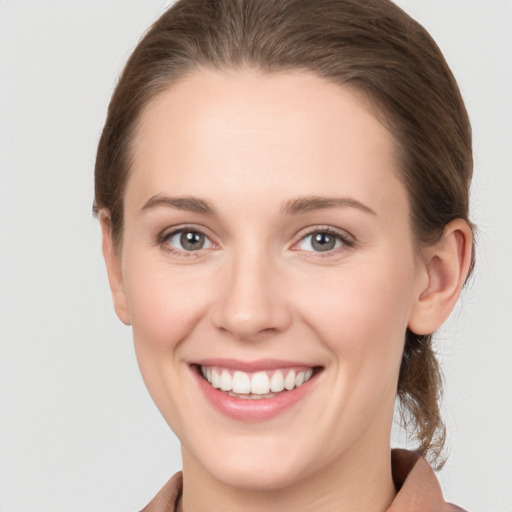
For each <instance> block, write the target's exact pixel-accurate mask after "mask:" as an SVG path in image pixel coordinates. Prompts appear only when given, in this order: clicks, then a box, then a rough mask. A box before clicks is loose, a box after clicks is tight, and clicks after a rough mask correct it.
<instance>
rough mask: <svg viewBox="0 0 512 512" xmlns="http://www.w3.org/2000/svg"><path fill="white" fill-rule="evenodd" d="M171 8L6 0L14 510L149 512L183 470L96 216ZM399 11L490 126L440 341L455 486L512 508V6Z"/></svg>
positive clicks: (1, 80) (0, 351)
mask: <svg viewBox="0 0 512 512" xmlns="http://www.w3.org/2000/svg"><path fill="white" fill-rule="evenodd" d="M168 4H169V2H163V1H156V0H123V1H121V0H110V1H108V2H105V1H100V0H73V2H69V1H65V0H61V1H58V0H46V1H44V2H39V1H36V0H32V1H23V0H11V1H10V0H1V1H0V511H2V512H24V511H35V512H46V511H48V512H49V511H52V512H59V511H63V512H64V511H71V512H85V511H95V512H101V511H105V512H107V511H108V512H116V511H124V512H126V511H135V510H138V509H140V508H141V507H142V506H143V505H145V504H146V503H147V502H148V501H149V499H150V498H151V497H152V496H153V495H154V494H155V493H156V491H157V490H158V489H159V488H160V486H161V485H162V484H163V483H164V482H165V481H166V480H167V479H168V478H169V476H170V475H171V474H172V473H173V472H174V471H176V470H178V469H179V468H180V456H179V446H178V443H177V441H176V439H175V438H174V436H173V435H172V433H171V432H170V430H169V429H168V427H167V426H166V424H165V423H164V421H163V420H162V419H161V418H160V416H159V413H158V412H157V410H156V408H155V407H154V405H153V403H152V402H151V399H150V398H149V396H148V394H147V392H146V391H145V388H144V386H143V383H142V380H141V378H140V376H139V372H138V368H137V365H136V361H135V357H134V352H133V348H132V342H131V332H130V330H129V329H128V328H126V327H124V326H122V324H121V323H120V322H119V321H118V320H117V318H116V317H115V315H114V312H113V308H112V305H111V301H110V295H109V290H108V285H107V279H106V274H105V270H104V266H103V262H102V258H101V253H100V237H99V227H98V225H97V222H96V221H95V220H94V219H93V218H92V216H91V204H92V199H93V179H92V173H93V165H94V156H95V147H96V144H97V141H98V137H99V133H100V130H101V127H102V123H103V121H104V117H105V113H106V107H107V103H108V100H109V96H110V93H111V91H112V88H113V86H114V84H115V81H116V77H117V76H118V74H119V72H120V70H121V69H122V66H123V64H124V62H125V60H126V58H127V57H128V55H129V53H130V50H131V49H132V48H133V47H134V45H135V44H136V42H137V40H138V38H139V36H140V35H141V34H142V32H143V31H144V30H145V29H146V27H147V26H148V25H149V24H150V22H152V21H153V20H154V19H155V18H156V17H157V16H158V14H159V13H161V12H162V11H163V10H164V8H165V7H166V5H168ZM399 4H400V5H401V6H402V7H404V8H405V9H406V10H407V11H408V12H409V13H410V14H412V15H413V16H414V17H416V18H417V19H418V20H419V21H420V22H421V23H423V24H424V25H425V26H426V28H427V29H428V30H430V32H431V33H432V35H433V36H434V38H435V39H436V40H437V42H438V43H439V45H440V47H441V48H442V49H443V51H444V53H445V56H446V58H447V60H448V62H449V64H450V65H451V66H452V68H453V71H454V73H455V75H456V77H457V79H458V80H459V83H460V86H461V89H462V92H463V95H464V98H465V99H466V102H467V107H468V109H469V113H470V116H471V118H472V122H473V127H474V143H475V159H476V170H475V179H474V186H473V193H472V214H473V219H474V221H475V222H476V223H477V224H478V225H479V229H480V234H479V236H478V260H477V268H476V275H475V278H474V279H473V281H472V282H471V284H470V286H469V287H468V289H467V290H466V292H465V293H464V296H463V299H462V301H461V304H460V305H459V306H458V307H457V309H456V311H455V312H454V315H452V318H451V320H450V321H449V322H448V324H447V326H446V327H445V328H443V330H442V331H441V332H440V334H439V336H438V340H439V342H438V349H439V352H440V353H441V359H442V363H443V365H444V369H445V376H446V394H445V400H444V405H443V410H444V415H445V418H446V421H447V426H448V430H449V442H448V445H449V452H450V459H449V461H448V463H447V465H446V467H445V468H444V469H443V471H442V472H441V473H440V479H441V482H442V485H443V488H444V491H445V496H446V498H447V499H448V500H449V501H453V502H456V503H458V504H459V505H461V506H463V507H465V508H467V509H469V510H471V511H472V512H475V511H482V512H493V511H508V512H510V511H511V510H512V485H511V482H512V469H511V463H512V436H511V435H510V432H511V431H512V372H511V360H512V335H511V332H510V331H511V330H510V320H511V317H512V300H511V290H512V265H511V263H510V261H511V257H510V255H511V253H512V228H511V221H512V206H511V205H512V200H511V197H510V194H511V192H510V191H511V190H512V172H511V164H512V157H511V154H512V152H511V145H512V141H511V135H512V102H511V99H510V92H509V91H510V90H511V85H512V30H511V28H510V27H511V26H512V2H511V1H510V0H490V1H488V2H487V1H486V2H484V1H483V0H473V1H472V0H430V1H428V2H426V1H425V0H401V1H400V2H399ZM402 437H403V436H402V435H401V434H400V432H396V433H395V435H394V438H395V441H396V442H403V439H402Z"/></svg>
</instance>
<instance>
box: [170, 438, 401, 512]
mask: <svg viewBox="0 0 512 512" xmlns="http://www.w3.org/2000/svg"><path fill="white" fill-rule="evenodd" d="M381 446H382V444H381ZM352 448H354V449H353V450H351V453H344V454H343V457H340V458H339V459H336V460H334V461H333V462H332V464H330V465H329V466H326V467H324V468H322V471H320V472H316V473H313V474H310V475H305V476H304V478H302V479H301V480H299V481H297V482H295V483H294V484H293V485H289V486H287V487H284V488H279V489H272V490H260V489H258V490H254V489H245V488H244V489H241V488H235V487H232V486H230V485H228V484H226V483H224V482H221V481H219V480H218V479H216V478H215V477H214V476H213V475H211V474H210V473H208V472H207V471H206V470H205V469H204V467H202V466H201V465H200V464H199V463H197V461H196V460H195V459H194V458H193V457H191V456H189V454H188V453H187V452H186V450H183V476H184V485H183V496H182V500H181V501H180V507H179V508H178V510H179V512H199V511H203V510H211V509H212V508H214V509H215V510H223V511H225V512H235V511H236V512H238V511H240V510H244V511H246V512H256V511H257V512H261V511H262V510H264V511H265V512H278V511H279V512H280V511H282V510H295V511H298V512H313V511H314V512H334V511H335V512H349V511H350V512H363V511H364V512H384V511H386V510H387V509H388V507H389V506H390V504H391V502H392V501H393V498H394V496H395V494H396V491H395V487H394V484H393V479H392V474H391V456H390V449H389V445H388V444H387V443H386V444H384V447H383V448H381V449H380V450H376V448H377V447H376V446H374V447H372V448H373V449H372V450H368V446H365V447H362V448H364V450H362V452H361V450H358V449H357V447H352ZM212 504H213V506H212Z"/></svg>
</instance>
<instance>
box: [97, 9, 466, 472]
mask: <svg viewBox="0 0 512 512" xmlns="http://www.w3.org/2000/svg"><path fill="white" fill-rule="evenodd" d="M204 67H207V68H215V69H221V70H222V69H243V68H256V69H259V70H262V71H264V72H268V73H272V72H278V71H287V70H304V71H308V72H313V73H315V74H316V75H318V76H319V77H322V78H325V79H326V80H329V81H331V82H334V83H337V84H340V85H345V86H350V87H352V88H354V89H355V90H357V91H359V92H361V93H363V94H364V95H365V96H366V97H367V98H369V99H370V100H371V102H372V104H373V105H374V106H375V107H376V109H377V110H378V112H379V114H380V117H381V118H382V120H383V122H384V123H385V124H386V125H387V127H388V128H389V129H390V131H391V132H392V134H393V135H394V139H395V143H396V148H397V155H398V161H399V169H398V171H399V176H400V178H401V179H402V180H403V183H404V185H405V187H406V189H407V192H408V197H409V203H410V211H411V226H412V230H413V233H414V235H415V238H416V242H417V244H418V245H420V246H421V245H428V244H432V243H434V242H437V241H439V240H440V239H441V237H442V235H443V231H444V227H445V226H446V225H447V224H448V223H449V222H450V221H452V220H454V219H456V218H462V219H465V220H466V221H467V222H468V223H469V219H468V208H469V205H468V203H469V184H470V180H471V174H472V166H473V164H472V151H471V128H470V124H469V120H468V116H467V113H466V109H465V107H464V103H463V101H462V98H461V95H460V92H459V89H458V87H457V84H456V82H455V79H454V77H453V75H452V73H451V72H450V70H449V68H448V65H447V64H446V62H445V60H444V58H443V55H442V54H441V52H440V50H439V48H438V47H437V45H436V44H435V42H434V41H433V39H432V38H431V37H430V36H429V34H428V33H427V32H426V30H425V29H424V28H423V27H422V26H421V25H420V24H418V23H417V22H416V21H414V20H413V19H412V18H410V17H409V16H408V15H407V14H406V13H405V12H404V11H402V10H401V9H400V8H399V7H397V6H396V5H395V4H393V3H392V2H391V1H389V0H366V1H365V2H361V1H360V0H180V1H178V2H177V3H176V4H174V5H173V6H172V7H171V8H170V9H169V10H168V11H166V12H165V13H164V14H163V15H162V16H161V17H160V18H159V19H158V20H157V21H156V22H155V23H154V25H153V26H152V27H151V28H150V29H149V31H148V32H147V33H146V34H145V36H144V37H143V39H142V40H141V41H140V43H139V44H138V46H137V47H136V49H135V51H134V52H133V54H132V55H131V57H130V59H129V60H128V63H127V64H126V67H125V69H124V71H123V73H122V75H121V77H120V79H119V82H118V84H117V87H116V89H115V91H114V94H113V97H112V100H111V102H110V106H109V109H108V116H107V120H106V123H105V127H104V129H103V133H102V135H101V139H100V142H99V146H98V152H97V159H96V168H95V203H94V210H95V212H98V211H99V210H101V209H106V210H108V212H109V216H110V222H111V229H112V236H113V238H114V242H115V244H116V246H117V248H118V249H120V247H121V244H122V231H123V196H124V189H125V185H126V182H127V179H128V176H129V173H130V163H131V162H130V160H131V142H132V140H133V135H134V131H135V130H136V128H137V121H138V119H139V118H140V115H141V112H142V111H143V109H144V108H145V107H146V106H147V104H148V102H150V101H151V100H153V99H154V98H155V97H156V96H157V95H158V94H159V93H161V92H163V91H164V90H166V89H168V88H169V87H170V86H171V85H172V84H173V83H176V82H177V81H179V80H182V79H184V78H185V77H186V76H187V75H188V74H189V73H191V72H193V71H194V70H197V69H199V68H204ZM469 224H470V223H469ZM470 225H471V224H470ZM441 381H442V378H441V373H440V369H439V366H438V363H437V360H436V357H435V354H434V351H433V349H432V335H421V336H420V335H416V334H414V333H413V332H411V331H407V333H406V335H405V345H404V353H403V359H402V364H401V368H400V376H399V383H398V390H397V393H398V397H399V399H400V403H401V412H402V417H403V419H404V420H405V422H406V424H408V426H409V427H410V430H412V431H414V432H415V434H416V437H417V439H418V441H419V447H418V449H419V451H420V452H422V453H423V454H425V455H427V456H428V458H429V459H430V460H431V462H433V463H434V464H436V463H437V465H438V466H439V465H440V464H441V463H442V462H441V459H440V453H441V450H442V447H443V444H444V439H445V429H444V425H443V422H442V420H441V416H440V411H439V398H440V393H441Z"/></svg>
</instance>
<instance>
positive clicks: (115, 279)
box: [98, 210, 131, 325]
mask: <svg viewBox="0 0 512 512" xmlns="http://www.w3.org/2000/svg"><path fill="white" fill-rule="evenodd" d="M98 216H99V220H100V225H101V233H102V236H103V242H102V249H103V257H104V258H105V264H106V266H107V274H108V282H109V284H110V290H111V292H112V300H113V301H114V309H115V310H116V314H117V316H118V317H119V319H120V320H121V322H123V323H124V324H125V325H130V324H131V320H130V314H129V311H128V303H127V300H126V294H125V289H124V282H123V271H122V266H121V258H120V257H119V254H118V253H117V251H116V248H115V246H114V241H113V240H112V227H111V223H110V215H109V214H108V212H106V211H103V210H102V211H100V212H99V214H98Z"/></svg>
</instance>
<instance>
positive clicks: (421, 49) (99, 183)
mask: <svg viewBox="0 0 512 512" xmlns="http://www.w3.org/2000/svg"><path fill="white" fill-rule="evenodd" d="M471 171H472V157H471V133H470V126H469V121H468V118H467V114H466V111H465V108H464V104H463V102H462V99H461V97H460V93H459V91H458V88H457V85H456V83H455V81H454V79H453V76H452V74H451V73H450V71H449V69H448V67H447V65H446V63H445V61H444V59H443V57H442V55H441V53H440V51H439V50H438V48H437V46H436V45H435V43H434V42H433V41H432V39H431V38H430V36H429V35H428V34H427V33H426V32H425V30H424V29H423V28H422V27H421V26H419V25H418V24H417V23H416V22H414V21H413V20H412V19H411V18H410V17H408V16H407V15H406V14H405V13H404V12H403V11H401V10H400V9H399V8H398V7H396V6H395V5H394V4H392V3H391V2H389V1H387V0H371V1H369V2H364V3H361V2H358V1H355V0H343V1H340V0H317V1H315V2H311V1H306V0H283V1H280V2H275V1H274V0H182V1H180V2H178V3H177V4H175V5H174V6H173V7H172V8H171V9H169V10H168V11H167V12H166V13H165V14H164V15H163V16H162V17H161V18H160V19H159V20H158V21H157V22H156V23H155V24H154V25H153V27H152V28H151V29H150V31H149V32H148V33H147V34H146V36H145V37H144V38H143V40H142V41H141V42H140V43H139V45H138V47H137V48H136V49H135V51H134V53H133V55H132V56H131V58H130V60H129V62H128V64H127V66H126V68H125V70H124V72H123V75H122V76H121V79H120V81H119V84H118V85H117V88H116V90H115V92H114V95H113V98H112V101H111V104H110V107H109V113H108V118H107V121H106V125H105V128H104V131H103V135H102V138H101V140H100V144H99V148H98V155H97V162H96V201H95V210H96V212H97V213H98V215H99V218H100V221H101V226H102V232H103V252H104V255H105V260H106V264H107V270H108V275H109V281H110V286H111V289H112V294H113V299H114V305H115V308H116V312H117V314H118V316H119V318H120V319H121V320H122V321H123V322H124V323H126V324H130V325H132V327H133V333H134V342H135V348H136V353H137V358H138V361H139V366H140V369H141V373H142V375H143V378H144V380H145V383H146V385H147V387H148V390H149V391H150V393H151V395H152V397H153V399H154V401H155V403H156V404H157V406H158V407H159V409H160V411H161V413H162V415H163V416H164V418H165V419H166V421H167V422H168V424H169V425H170V426H171V428H172V429H173V431H174V432H175V433H176V434H177V436H178V438H179V439H180V441H181V444H182V455H183V474H178V475H175V477H173V479H171V480H170V481H169V483H168V484H167V485H166V486H165V487H164V488H163V489H162V491H161V492H160V493H159V494H158V495H157V497H155V499H154V500H153V501H152V502H151V503H150V505H148V507H147V508H146V509H145V510H148V511H171V510H180V511H185V512H189V511H195V510H304V511H305V510H315V511H330V510H336V511H343V510H351V511H354V510H364V511H370V512H371V511H383V510H389V511H392V512H397V511H405V510H408V511H409V510H422V511H423V510H425V511H427V510H431V511H436V512H439V511H441V510H456V509H457V507H454V506H451V505H447V504H446V503H445V502H444V500H443V498H442V494H441V491H440V489H439V485H438V483H437V481H436V479H435V477H434V475H433V474H432V472H431V470H430V468H429V466H428V464H427V462H426V461H425V458H423V457H422V456H424V457H426V458H428V459H429V460H430V461H431V462H432V463H433V464H434V465H438V466H439V465H440V464H441V463H442V458H441V449H442V445H443V441H444V428H443V424H442V421H441V419H440V415H439V409H438V404H437V398H438V396H439V391H440V387H439V386H440V374H439V370H438V366H437V362H436V359H435V356H434V354H433V351H432V347H431V342H432V340H431V334H432V333H433V332H434V331H435V330H437V329H438V328H439V327H440V326H441V325H442V323H443V322H444V321H445V320H446V318H447V317H448V315H449V314H450V312H451V310H452V308H453V307H454V305H455V303H456V301H457V298H458V296H459V293H460V290H461V288H462V286H463V284H464V282H465V280H466V278H467V276H468V274H469V272H470V270H471V265H472V247H473V242H472V229H471V223H470V221H469V219H468V195H469V192H468V191H469V183H470V179H471ZM397 394H398V397H399V398H400V401H401V405H402V408H403V413H404V417H405V419H406V420H408V421H409V422H410V423H412V425H413V426H414V427H415V429H416V433H417V437H418V441H419V445H418V451H417V453H412V452H405V451H394V452H392V454H391V452H390V429H391V423H392V417H393V408H394V402H395V397H396V395H397Z"/></svg>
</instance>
